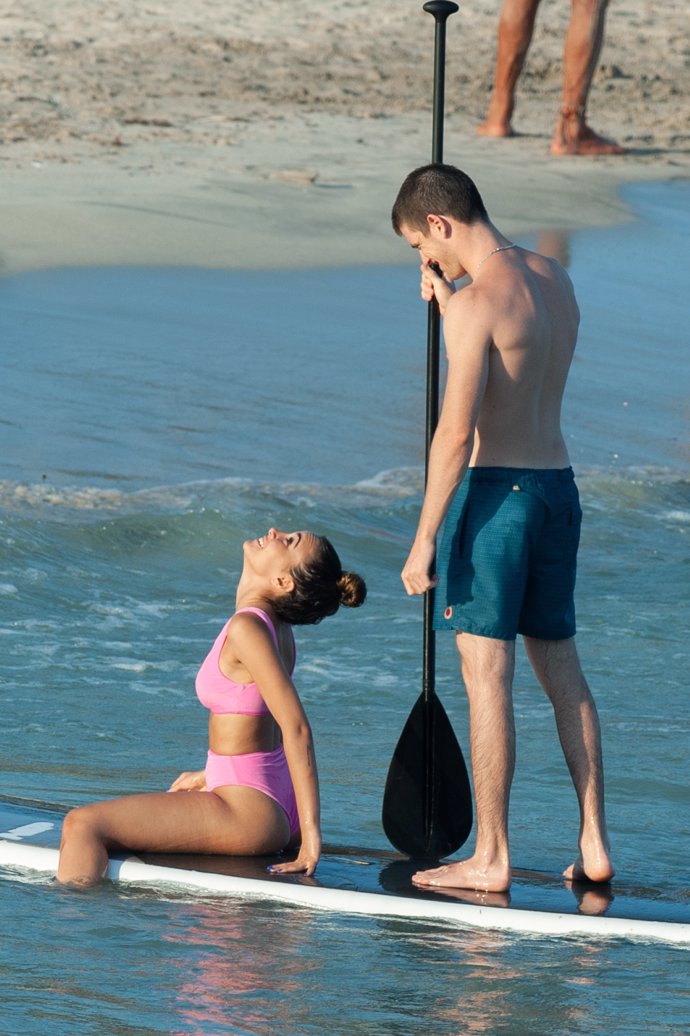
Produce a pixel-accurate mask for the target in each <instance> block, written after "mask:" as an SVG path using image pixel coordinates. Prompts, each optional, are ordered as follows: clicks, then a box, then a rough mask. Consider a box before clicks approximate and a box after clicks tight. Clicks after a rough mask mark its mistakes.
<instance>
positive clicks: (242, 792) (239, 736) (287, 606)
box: [57, 529, 366, 886]
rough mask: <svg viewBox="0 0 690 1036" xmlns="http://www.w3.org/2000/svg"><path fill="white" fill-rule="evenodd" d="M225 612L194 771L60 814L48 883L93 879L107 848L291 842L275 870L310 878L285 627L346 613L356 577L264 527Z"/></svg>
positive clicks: (304, 541)
mask: <svg viewBox="0 0 690 1036" xmlns="http://www.w3.org/2000/svg"><path fill="white" fill-rule="evenodd" d="M243 552H244V564H243V567H242V575H241V577H240V581H239V584H238V587H237V594H236V611H235V613H234V615H233V616H232V618H231V619H230V620H229V621H228V622H227V624H226V625H225V626H224V628H223V629H222V630H221V632H220V634H219V636H218V638H217V639H216V642H215V644H214V645H213V647H212V648H211V651H210V653H209V654H208V656H207V658H206V659H205V661H204V663H203V665H202V666H201V669H200V670H199V672H198V674H197V678H196V690H197V694H198V696H199V699H200V701H201V702H202V704H203V705H205V706H206V708H208V709H209V711H210V719H209V753H208V759H207V763H206V769H205V770H199V771H196V772H193V773H183V774H181V775H180V776H179V777H178V778H177V780H176V781H175V782H174V783H173V784H172V786H171V787H170V789H169V791H168V792H162V793H160V794H150V795H133V796H130V797H127V798H122V799H113V800H112V801H109V802H101V803H96V804H94V805H90V806H82V807H80V808H78V809H73V810H71V812H69V813H68V814H67V816H66V817H65V821H64V824H63V829H62V843H61V846H60V862H59V864H58V872H57V879H58V881H60V882H63V883H65V884H70V885H79V886H86V885H91V884H94V883H95V882H97V881H99V880H100V879H101V878H103V877H104V875H105V873H106V870H107V867H108V853H109V852H118V851H122V850H129V851H134V852H162V853H163V852H165V853H176V852H180V853H184V852H189V853H217V854H227V855H233V856H258V855H263V854H269V853H277V852H280V851H282V850H283V849H291V848H293V847H297V846H298V845H299V852H298V855H297V859H296V860H294V861H293V862H286V863H281V864H278V865H276V867H275V868H274V869H275V870H277V871H283V872H289V871H294V872H302V871H303V872H304V873H306V874H313V872H314V869H315V868H316V864H317V862H318V859H319V855H320V852H321V830H320V824H319V785H318V777H317V772H316V760H315V758H314V746H313V741H312V734H311V729H310V726H309V721H308V720H307V717H306V714H305V712H304V709H303V707H302V703H301V702H300V700H299V697H298V694H297V691H296V690H295V686H294V684H293V682H292V671H293V669H294V665H295V641H294V638H293V634H292V629H291V626H292V625H309V624H312V623H316V622H320V620H321V619H323V618H325V616H327V615H333V614H334V613H335V612H336V611H337V610H338V607H339V606H340V605H341V604H342V605H345V606H346V607H349V608H356V607H358V606H359V605H360V604H362V603H363V601H364V598H365V596H366V586H365V583H364V580H363V579H361V578H360V576H358V575H356V574H355V573H353V572H343V570H342V567H341V564H340V559H339V558H338V555H337V554H336V552H335V550H334V549H333V547H332V545H331V544H330V543H329V541H328V540H327V539H325V538H324V537H321V536H316V535H315V534H314V533H311V532H293V533H283V532H279V531H278V530H276V529H270V530H269V531H268V533H267V534H266V535H265V536H260V537H259V538H258V539H256V540H247V541H246V542H245V544H244V547H243Z"/></svg>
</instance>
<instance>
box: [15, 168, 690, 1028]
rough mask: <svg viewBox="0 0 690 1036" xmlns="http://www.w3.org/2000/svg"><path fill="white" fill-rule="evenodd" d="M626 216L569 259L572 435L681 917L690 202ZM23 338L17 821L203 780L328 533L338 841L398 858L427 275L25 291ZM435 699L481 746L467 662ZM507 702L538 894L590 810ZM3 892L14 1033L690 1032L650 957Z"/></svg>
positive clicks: (515, 817)
mask: <svg viewBox="0 0 690 1036" xmlns="http://www.w3.org/2000/svg"><path fill="white" fill-rule="evenodd" d="M626 195H627V198H628V201H629V202H630V204H631V205H633V207H634V209H635V211H636V214H637V219H636V220H635V221H633V222H630V223H629V224H626V225H624V226H621V227H615V228H609V229H606V230H583V231H581V232H579V233H577V234H573V235H571V236H570V237H569V239H567V240H566V239H565V238H563V237H560V238H559V239H558V240H557V242H556V243H557V246H558V248H559V249H560V250H561V252H562V254H563V256H564V259H565V261H566V262H567V264H568V267H569V270H570V273H571V276H572V277H573V280H574V282H575V285H576V288H577V291H578V296H579V299H580V303H581V308H582V313H583V321H582V332H581V340H580V346H579V350H578V354H577V358H576V361H575V363H574V366H573V371H572V376H571V381H570V386H569V390H568V395H567V399H566V404H565V408H564V423H565V427H566V432H567V436H568V442H569V446H570V450H571V456H572V461H573V465H574V467H575V469H576V474H577V476H578V480H579V484H580V491H581V496H582V502H583V509H584V513H585V519H584V530H583V538H582V548H581V555H580V569H579V578H578V597H577V603H578V620H579V644H580V651H581V655H582V658H583V661H584V665H585V669H586V672H587V674H588V677H589V680H590V682H591V684H592V686H593V690H594V692H595V696H596V698H597V703H598V706H599V710H600V715H601V721H602V726H603V732H604V751H605V763H606V776H607V808H608V816H609V825H610V831H611V836H612V840H613V848H614V855H615V861H616V864H617V867H618V871H619V875H620V879H621V880H622V881H625V882H627V883H631V882H633V883H635V882H638V883H639V884H640V885H641V886H654V887H661V888H666V889H674V890H678V889H683V888H685V889H686V890H687V886H688V867H687V858H688V849H689V846H688V815H690V814H689V811H688V805H689V804H690V803H689V795H688V790H687V773H688V771H687V744H688V740H687V739H688V709H687V680H688V661H689V655H690V650H689V648H688V643H689V637H688V634H689V632H690V631H689V630H688V611H689V609H688V606H689V604H690V580H689V578H688V577H689V575H690V562H689V551H688V543H689V536H690V479H689V477H688V459H689V457H688V453H689V451H688V406H689V403H688V401H689V399H690V394H689V389H690V377H689V375H688V335H687V330H686V318H687V286H686V276H687V275H686V267H687V262H686V243H687V240H688V234H689V233H690V188H689V187H688V185H687V184H683V183H671V184H653V185H643V186H638V187H635V188H630V189H628V190H627V192H626ZM521 243H525V244H528V245H532V246H533V245H539V246H540V247H541V246H542V245H545V242H544V241H541V242H536V241H535V240H533V239H530V240H527V239H525V240H524V241H523V242H521ZM553 243H554V242H553V240H552V241H551V243H550V247H551V246H553ZM0 335H1V339H0V340H1V341H2V354H1V356H0V386H1V388H0V391H1V393H2V409H1V411H0V442H1V443H2V450H1V451H0V637H1V638H2V639H1V644H2V651H1V652H0V689H1V693H2V735H1V736H0V780H1V781H2V788H3V791H4V792H5V793H8V794H12V795H16V796H24V797H28V798H33V799H40V800H44V801H48V802H59V803H64V804H68V805H72V804H76V803H83V802H88V801H91V800H94V799H97V798H100V797H111V796H114V795H119V794H127V793H131V792H139V791H146V790H158V789H160V788H164V787H166V786H167V785H168V784H169V783H170V781H171V779H172V778H173V777H174V776H176V775H177V773H179V772H180V771H181V770H183V769H188V768H192V767H199V766H201V765H203V760H204V757H205V744H206V742H205V734H206V729H205V728H206V723H205V714H204V712H203V710H202V709H201V707H200V706H199V704H198V702H197V701H196V698H195V696H194V692H193V677H194V674H195V671H196V668H197V666H198V664H199V662H200V660H201V659H202V657H203V655H204V653H205V651H206V650H207V648H208V645H209V644H210V642H211V640H212V638H213V637H214V636H215V633H216V632H217V630H218V628H219V627H220V626H221V624H222V623H223V621H224V620H225V618H226V617H227V615H228V614H229V613H230V611H231V610H232V601H233V594H234V584H235V581H236V579H237V576H238V571H239V562H240V557H241V550H240V547H241V542H242V540H243V539H244V538H246V537H248V536H254V535H257V534H260V533H262V532H264V531H265V530H266V529H267V528H268V527H269V526H270V525H276V526H278V527H283V528H305V527H306V528H313V529H314V530H316V531H320V532H323V533H325V534H327V535H328V536H330V537H331V538H332V539H333V541H334V543H335V544H336V546H337V547H338V549H339V551H340V553H341V556H342V558H343V561H344V562H345V563H346V565H347V566H348V567H352V568H354V569H356V570H357V571H360V572H362V574H364V575H365V576H366V578H367V581H368V584H369V589H370V594H369V599H368V601H367V604H366V606H365V607H364V608H362V609H361V610H359V611H357V612H349V613H345V614H339V615H338V616H336V617H335V618H332V619H329V620H327V621H326V622H324V623H323V624H322V625H321V626H319V627H316V628H313V629H307V630H304V631H298V650H299V666H298V670H297V683H298V686H299V689H300V692H301V694H302V697H303V699H304V702H305V705H306V707H307V710H308V712H309V715H310V718H311V720H312V723H313V727H314V733H315V738H316V745H317V755H318V760H319V769H320V776H321V784H322V796H323V828H324V835H325V839H326V841H328V842H332V843H333V842H347V843H349V844H354V845H366V846H370V847H373V848H384V847H386V846H387V842H386V838H385V835H384V834H383V831H382V829H381V823H380V810H381V798H382V789H383V785H384V782H385V777H386V773H387V768H388V763H389V761H390V758H391V755H392V752H393V749H394V747H395V744H396V742H397V738H398V736H399V733H400V731H401V729H402V726H403V724H404V722H405V719H406V718H407V715H408V713H409V711H410V709H411V707H412V704H413V703H414V701H415V699H416V697H417V695H418V694H419V691H420V687H421V625H422V618H421V606H420V603H419V601H417V600H410V599H408V598H407V597H406V595H405V594H404V592H403V590H402V585H401V583H400V579H399V571H400V568H401V566H402V563H403V561H404V557H405V552H406V548H407V547H408V545H409V543H410V540H411V537H412V534H413V531H414V527H415V521H416V516H417V512H418V507H419V501H420V494H421V488H422V480H423V424H424V378H425V350H426V314H425V310H424V307H423V306H422V305H421V304H420V303H419V301H418V297H417V270H416V264H415V263H414V261H412V262H409V264H408V263H407V256H405V255H403V256H402V257H401V265H400V266H399V267H391V268H379V267H367V266H362V267H358V268H352V269H344V270H327V271H324V270H312V271H299V272H275V271H268V272H266V273H264V274H259V273H251V274H245V273H237V272H224V271H205V270H196V269H176V268H157V269H149V268H127V269H86V270H85V269H66V270H47V271H42V272H37V273H33V274H28V275H22V276H16V277H5V278H3V279H0ZM437 689H438V692H439V694H440V696H441V698H442V700H443V702H444V705H445V707H446V710H447V712H448V714H449V716H450V718H451V720H452V721H453V723H454V725H455V727H456V730H457V733H458V737H459V739H460V742H461V744H462V745H463V746H465V747H466V746H467V710H466V705H465V701H464V694H463V692H462V690H461V687H460V684H459V677H458V666H457V662H456V659H455V653H454V648H453V645H452V642H451V640H450V638H444V637H439V638H438V658H437ZM515 705H516V721H517V728H518V761H517V774H516V779H515V787H514V793H513V798H512V808H511V838H512V851H513V857H514V863H515V865H516V866H518V867H522V868H533V869H537V870H541V871H547V872H549V873H560V871H562V869H563V868H564V867H565V866H566V865H567V864H568V863H569V862H570V861H571V860H572V858H573V855H574V852H575V840H576V834H577V811H576V805H575V800H574V795H573V793H572V791H571V788H570V785H569V781H568V778H567V774H566V771H565V767H564V764H563V762H562V759H561V756H560V752H559V749H558V746H557V741H556V735H555V730H554V724H553V719H552V715H551V713H550V710H549V708H548V706H547V703H546V700H545V698H544V697H543V695H542V694H541V692H540V691H539V689H538V688H537V686H536V684H535V680H534V678H533V677H532V675H531V673H530V670H529V667H528V666H527V665H526V662H525V660H524V657H523V655H522V654H520V657H519V661H518V674H517V679H516V689H515ZM470 844H471V843H470ZM2 878H3V880H2V881H0V932H1V933H2V937H1V939H0V964H1V967H0V1034H2V1036H18V1034H22V1036H24V1034H26V1036H61V1034H67V1033H69V1034H70V1036H72V1034H74V1036H81V1034H85V1036H86V1034H88V1036H94V1034H108V1036H110V1034H118V1036H119V1034H127V1036H135V1034H136V1036H144V1034H158V1033H167V1034H184V1036H202V1034H203V1036H221V1034H233V1036H248V1034H251V1036H264V1034H269V1033H270V1034H281V1036H283V1034H284V1036H312V1034H313V1036H317V1034H318V1036H322V1034H326V1033H327V1034H333V1036H340V1034H343V1036H345V1034H348V1036H350V1034H358V1033H359V1034H367V1036H369V1034H372V1036H379V1034H382V1036H383V1034H394V1036H412V1034H416V1033H422V1032H424V1033H431V1034H434V1036H446V1034H448V1036H451V1034H453V1036H456V1034H465V1033H468V1034H470V1033H471V1034H474V1033H482V1034H484V1033H486V1034H510V1036H522V1034H525V1036H526V1034H528V1033H529V1034H536V1036H540V1034H544V1036H546V1034H548V1036H560V1034H564V1036H565V1034H567V1036H575V1034H578V1036H579V1034H583V1036H584V1034H587V1036H593V1034H599V1033H602V1034H603V1033H606V1034H608V1036H613V1034H615V1036H636V1034H639V1036H653V1034H664V1036H669V1034H680V1033H687V1032H688V1027H687V1019H688V993H689V989H688V981H687V975H688V955H687V950H683V949H680V948H677V947H671V946H666V945H664V944H660V943H657V944H643V943H636V942H634V941H624V940H609V941H607V940H604V939H598V940H585V939H582V938H536V937H523V936H519V935H512V934H511V935H506V934H500V933H489V932H476V931H472V930H464V929H458V928H449V927H444V926H443V925H439V924H421V923H412V922H407V921H393V920H381V919H371V918H361V917H346V916H338V915H326V914H321V913H318V912H310V911H308V910H304V909H297V908H294V907H285V906H278V905H275V904H268V903H266V904H264V903H256V902H242V901H237V900H228V899H224V898H220V897H213V896H208V897H205V896H195V895H188V894H180V893H176V892H171V891H170V890H160V891H158V892H153V891H151V890H147V891H145V892H144V891H142V890H137V889H128V888H125V887H123V888H118V887H115V886H112V885H105V886H103V887H102V888H100V889H98V890H97V891H95V892H94V893H91V894H88V895H84V894H77V893H74V892H70V891H66V890H64V889H59V888H58V887H56V886H55V885H54V884H53V883H52V882H51V881H50V880H48V879H47V878H46V877H45V876H44V875H42V876H41V875H39V876H35V875H34V876H27V875H24V874H20V873H18V872H12V871H5V872H4V873H3V874H2ZM614 892H615V885H614Z"/></svg>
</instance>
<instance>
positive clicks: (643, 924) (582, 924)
mask: <svg viewBox="0 0 690 1036" xmlns="http://www.w3.org/2000/svg"><path fill="white" fill-rule="evenodd" d="M57 860H58V851H57V849H47V848H43V847H40V846H33V845H22V844H21V843H19V842H7V841H5V840H2V839H0V865H5V866H7V865H9V866H14V867H23V868H27V869H29V870H34V871H48V872H53V873H54V872H55V870H56V867H57ZM108 877H109V878H111V879H112V880H114V881H122V882H133V883H137V884H139V883H144V884H156V885H176V886H178V887H184V888H193V889H198V890H200V891H202V892H224V893H226V894H231V895H235V896H249V897H253V898H261V899H270V900H277V901H280V902H283V903H297V904H300V905H301V906H305V907H309V908H311V909H320V910H332V911H338V912H340V913H346V914H368V915H369V916H378V917H407V918H416V919H418V920H436V921H444V922H446V923H456V924H461V925H467V926H470V927H473V928H492V929H498V930H500V931H512V932H522V933H523V934H524V933H529V934H533V935H589V936H602V935H603V936H611V937H621V936H623V937H625V938H631V939H644V940H650V939H654V940H662V941H663V942H673V943H690V924H681V923H676V922H671V921H645V920H634V919H630V920H626V919H625V918H621V917H605V916H603V917H597V916H591V915H585V914H557V913H547V912H545V911H544V912H542V911H538V910H510V909H509V908H506V907H482V906H480V905H476V904H473V903H458V902H457V901H448V902H439V901H438V900H431V899H422V898H414V897H410V898H409V899H406V898H405V897H402V896H387V895H384V894H382V893H379V892H353V891H349V890H348V889H329V888H323V887H322V886H320V885H302V884H294V885H293V884H285V883H282V882H268V881H261V880H259V879H256V878H239V877H234V876H232V875H226V874H209V873H206V872H202V871H186V870H176V869H175V868H173V867H157V866H155V865H153V864H149V863H143V862H142V861H141V860H139V859H137V858H136V857H130V858H128V859H125V860H111V862H110V865H109V867H108Z"/></svg>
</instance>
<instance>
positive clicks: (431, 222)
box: [426, 212, 453, 238]
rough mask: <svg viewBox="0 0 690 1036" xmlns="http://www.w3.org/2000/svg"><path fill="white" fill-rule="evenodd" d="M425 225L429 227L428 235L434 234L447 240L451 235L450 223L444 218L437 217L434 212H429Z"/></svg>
mask: <svg viewBox="0 0 690 1036" xmlns="http://www.w3.org/2000/svg"><path fill="white" fill-rule="evenodd" d="M426 222H427V225H428V227H429V233H430V234H434V233H435V234H436V235H438V236H440V237H442V238H448V237H450V235H451V231H452V229H453V228H452V227H451V225H450V221H449V220H448V219H446V217H445V216H438V215H436V213H434V212H430V213H429V215H428V216H427V218H426Z"/></svg>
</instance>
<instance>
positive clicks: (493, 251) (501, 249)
mask: <svg viewBox="0 0 690 1036" xmlns="http://www.w3.org/2000/svg"><path fill="white" fill-rule="evenodd" d="M509 248H517V245H499V246H498V247H497V248H492V249H491V251H490V252H488V253H487V254H486V255H485V256H484V258H483V259H482V260H481V262H480V263H479V266H481V265H482V263H485V262H486V260H487V259H490V258H491V256H492V255H496V252H507V251H508V249H509ZM479 266H478V267H477V270H478V269H479Z"/></svg>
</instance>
